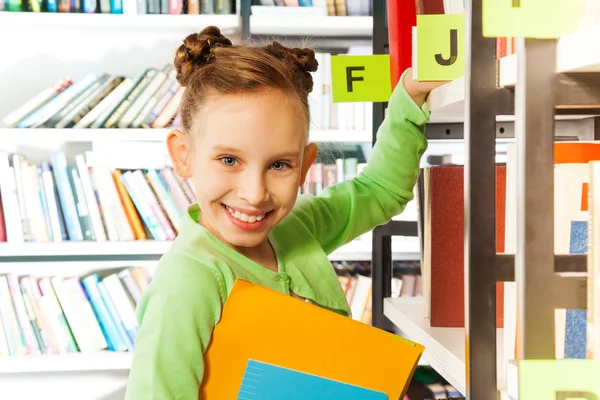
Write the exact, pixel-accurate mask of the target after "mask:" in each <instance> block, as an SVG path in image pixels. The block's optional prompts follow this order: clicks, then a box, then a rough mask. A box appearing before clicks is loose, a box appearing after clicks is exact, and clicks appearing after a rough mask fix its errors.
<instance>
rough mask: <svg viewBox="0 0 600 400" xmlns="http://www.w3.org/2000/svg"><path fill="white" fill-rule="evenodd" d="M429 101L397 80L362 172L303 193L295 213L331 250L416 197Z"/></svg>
mask: <svg viewBox="0 0 600 400" xmlns="http://www.w3.org/2000/svg"><path fill="white" fill-rule="evenodd" d="M402 78H404V75H403V76H402ZM400 82H402V80H401V81H400ZM426 107H427V104H425V105H424V106H423V107H422V108H420V107H419V106H417V104H416V103H415V102H414V101H413V100H412V98H411V97H410V96H409V95H408V93H407V92H406V89H405V88H404V85H403V84H401V83H400V84H398V85H397V86H396V88H395V89H394V91H393V93H392V96H391V98H390V101H389V104H388V111H387V116H386V118H385V119H384V121H383V123H382V124H381V126H380V127H379V130H378V132H377V142H376V143H375V146H374V147H373V151H372V153H371V156H370V157H369V160H368V162H367V165H366V166H365V168H364V169H363V172H362V173H361V174H359V176H357V177H356V178H354V179H351V180H347V181H343V182H340V183H337V184H335V185H332V186H330V187H328V188H327V189H325V190H324V191H323V192H321V193H320V194H319V195H318V196H301V197H300V198H299V199H298V202H297V206H296V208H295V214H296V215H297V216H298V217H299V218H300V219H301V220H302V222H303V223H304V224H305V225H306V226H307V227H308V229H310V230H311V231H312V232H313V234H314V235H315V238H316V239H317V241H318V242H319V243H320V245H321V247H322V248H323V249H324V250H325V252H326V253H328V254H329V253H331V252H333V251H334V250H335V249H337V248H338V247H340V246H342V245H344V244H346V243H348V242H350V241H352V240H354V239H355V238H356V237H358V236H360V235H362V234H364V233H366V232H368V231H370V230H372V229H373V228H375V227H376V226H378V225H382V224H384V223H387V222H388V221H389V220H390V219H392V217H394V216H396V215H398V214H400V213H401V212H402V211H403V210H404V208H405V207H406V204H407V203H408V202H409V201H411V200H412V199H413V197H414V194H413V189H414V186H415V184H416V181H417V178H418V175H419V167H420V159H421V156H422V155H423V153H424V152H425V150H426V149H427V141H426V139H425V136H424V131H425V124H426V122H427V121H428V119H429V112H428V111H427V108H426Z"/></svg>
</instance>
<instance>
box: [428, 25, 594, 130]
mask: <svg viewBox="0 0 600 400" xmlns="http://www.w3.org/2000/svg"><path fill="white" fill-rule="evenodd" d="M498 65H499V67H498V85H499V86H500V87H513V86H514V85H515V84H516V82H517V54H512V55H510V56H507V57H504V58H502V59H501V60H500V61H499V64H498ZM556 72H558V73H582V72H600V24H596V25H593V26H589V27H587V28H584V29H581V30H579V31H577V32H574V33H571V34H569V35H565V36H563V37H562V38H560V39H559V40H558V41H557V49H556ZM464 85H465V80H464V78H463V77H461V78H459V79H456V80H454V81H451V82H448V83H446V84H445V85H442V86H440V87H439V88H436V89H434V90H433V91H432V92H431V94H430V109H431V121H432V122H462V121H463V120H464V99H465V87H464Z"/></svg>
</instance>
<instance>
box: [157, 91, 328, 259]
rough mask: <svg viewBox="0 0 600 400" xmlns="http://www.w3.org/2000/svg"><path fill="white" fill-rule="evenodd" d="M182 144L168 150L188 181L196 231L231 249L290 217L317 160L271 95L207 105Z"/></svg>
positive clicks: (258, 239)
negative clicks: (202, 230)
mask: <svg viewBox="0 0 600 400" xmlns="http://www.w3.org/2000/svg"><path fill="white" fill-rule="evenodd" d="M194 131H195V132H190V137H189V138H188V137H186V136H185V135H183V134H182V133H181V132H179V131H174V132H172V134H171V135H170V136H169V139H168V144H169V149H170V151H171V157H172V159H173V163H174V166H175V169H176V170H177V173H178V174H179V175H180V176H184V177H191V178H192V181H193V183H194V187H195V188H196V197H197V200H198V203H199V205H200V209H201V210H202V218H201V220H200V223H201V224H202V225H203V226H204V227H205V228H207V229H208V230H209V231H210V232H212V233H213V234H214V235H215V236H217V237H218V238H220V239H221V240H223V241H224V242H225V243H227V244H229V245H230V246H232V247H234V248H241V247H255V246H258V245H260V244H261V243H263V242H264V241H265V240H267V235H268V234H269V232H270V231H271V229H272V228H273V227H274V226H275V225H276V224H277V223H279V222H280V221H281V220H282V219H283V218H284V217H285V216H286V215H288V214H289V212H290V211H291V209H292V207H293V206H294V203H295V201H296V197H297V195H298V188H299V186H301V185H302V184H303V183H304V179H305V177H306V173H307V171H308V168H309V167H310V165H311V164H312V163H313V162H314V160H315V158H316V154H317V146H316V145H315V144H308V145H307V140H306V139H307V137H306V132H305V128H304V124H303V123H302V120H301V119H300V115H299V113H298V112H297V110H296V109H295V108H294V105H293V104H292V103H291V102H290V101H289V100H287V99H286V97H285V95H284V94H282V93H280V92H277V91H264V92H261V93H258V94H247V95H225V96H217V97H214V98H212V99H210V100H209V101H208V102H207V103H206V105H205V106H204V108H203V110H202V112H201V113H200V115H199V116H198V119H197V120H196V121H195V123H194Z"/></svg>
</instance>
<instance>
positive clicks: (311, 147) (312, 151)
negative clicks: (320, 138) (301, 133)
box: [300, 143, 319, 186]
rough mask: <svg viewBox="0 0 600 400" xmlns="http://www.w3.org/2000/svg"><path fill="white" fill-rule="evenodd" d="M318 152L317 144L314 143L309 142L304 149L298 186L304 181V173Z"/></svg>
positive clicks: (306, 172) (305, 173)
mask: <svg viewBox="0 0 600 400" xmlns="http://www.w3.org/2000/svg"><path fill="white" fill-rule="evenodd" d="M318 152H319V146H317V144H316V143H309V144H307V145H306V148H305V149H304V159H303V160H302V172H301V175H300V186H302V185H304V181H306V175H307V174H308V170H309V169H310V167H311V166H312V165H313V163H314V162H315V160H316V159H317V153H318Z"/></svg>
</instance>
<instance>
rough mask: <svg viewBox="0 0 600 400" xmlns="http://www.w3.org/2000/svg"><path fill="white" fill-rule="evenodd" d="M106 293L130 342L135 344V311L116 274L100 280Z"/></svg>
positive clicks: (136, 329) (136, 325) (136, 324)
mask: <svg viewBox="0 0 600 400" xmlns="http://www.w3.org/2000/svg"><path fill="white" fill-rule="evenodd" d="M102 282H104V285H105V287H106V290H107V291H108V293H109V295H110V298H111V299H112V301H113V303H114V305H115V309H116V310H117V313H118V314H119V317H120V318H121V321H122V322H123V326H124V327H125V331H126V332H127V335H128V336H129V338H130V339H131V342H132V343H134V344H135V337H136V335H137V331H138V323H137V319H136V316H135V310H134V308H133V305H132V304H131V301H130V300H129V297H128V296H127V293H126V292H125V289H124V288H123V285H122V284H121V281H120V280H119V277H118V276H117V275H116V274H111V275H109V276H107V277H106V278H104V279H103V280H102Z"/></svg>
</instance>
